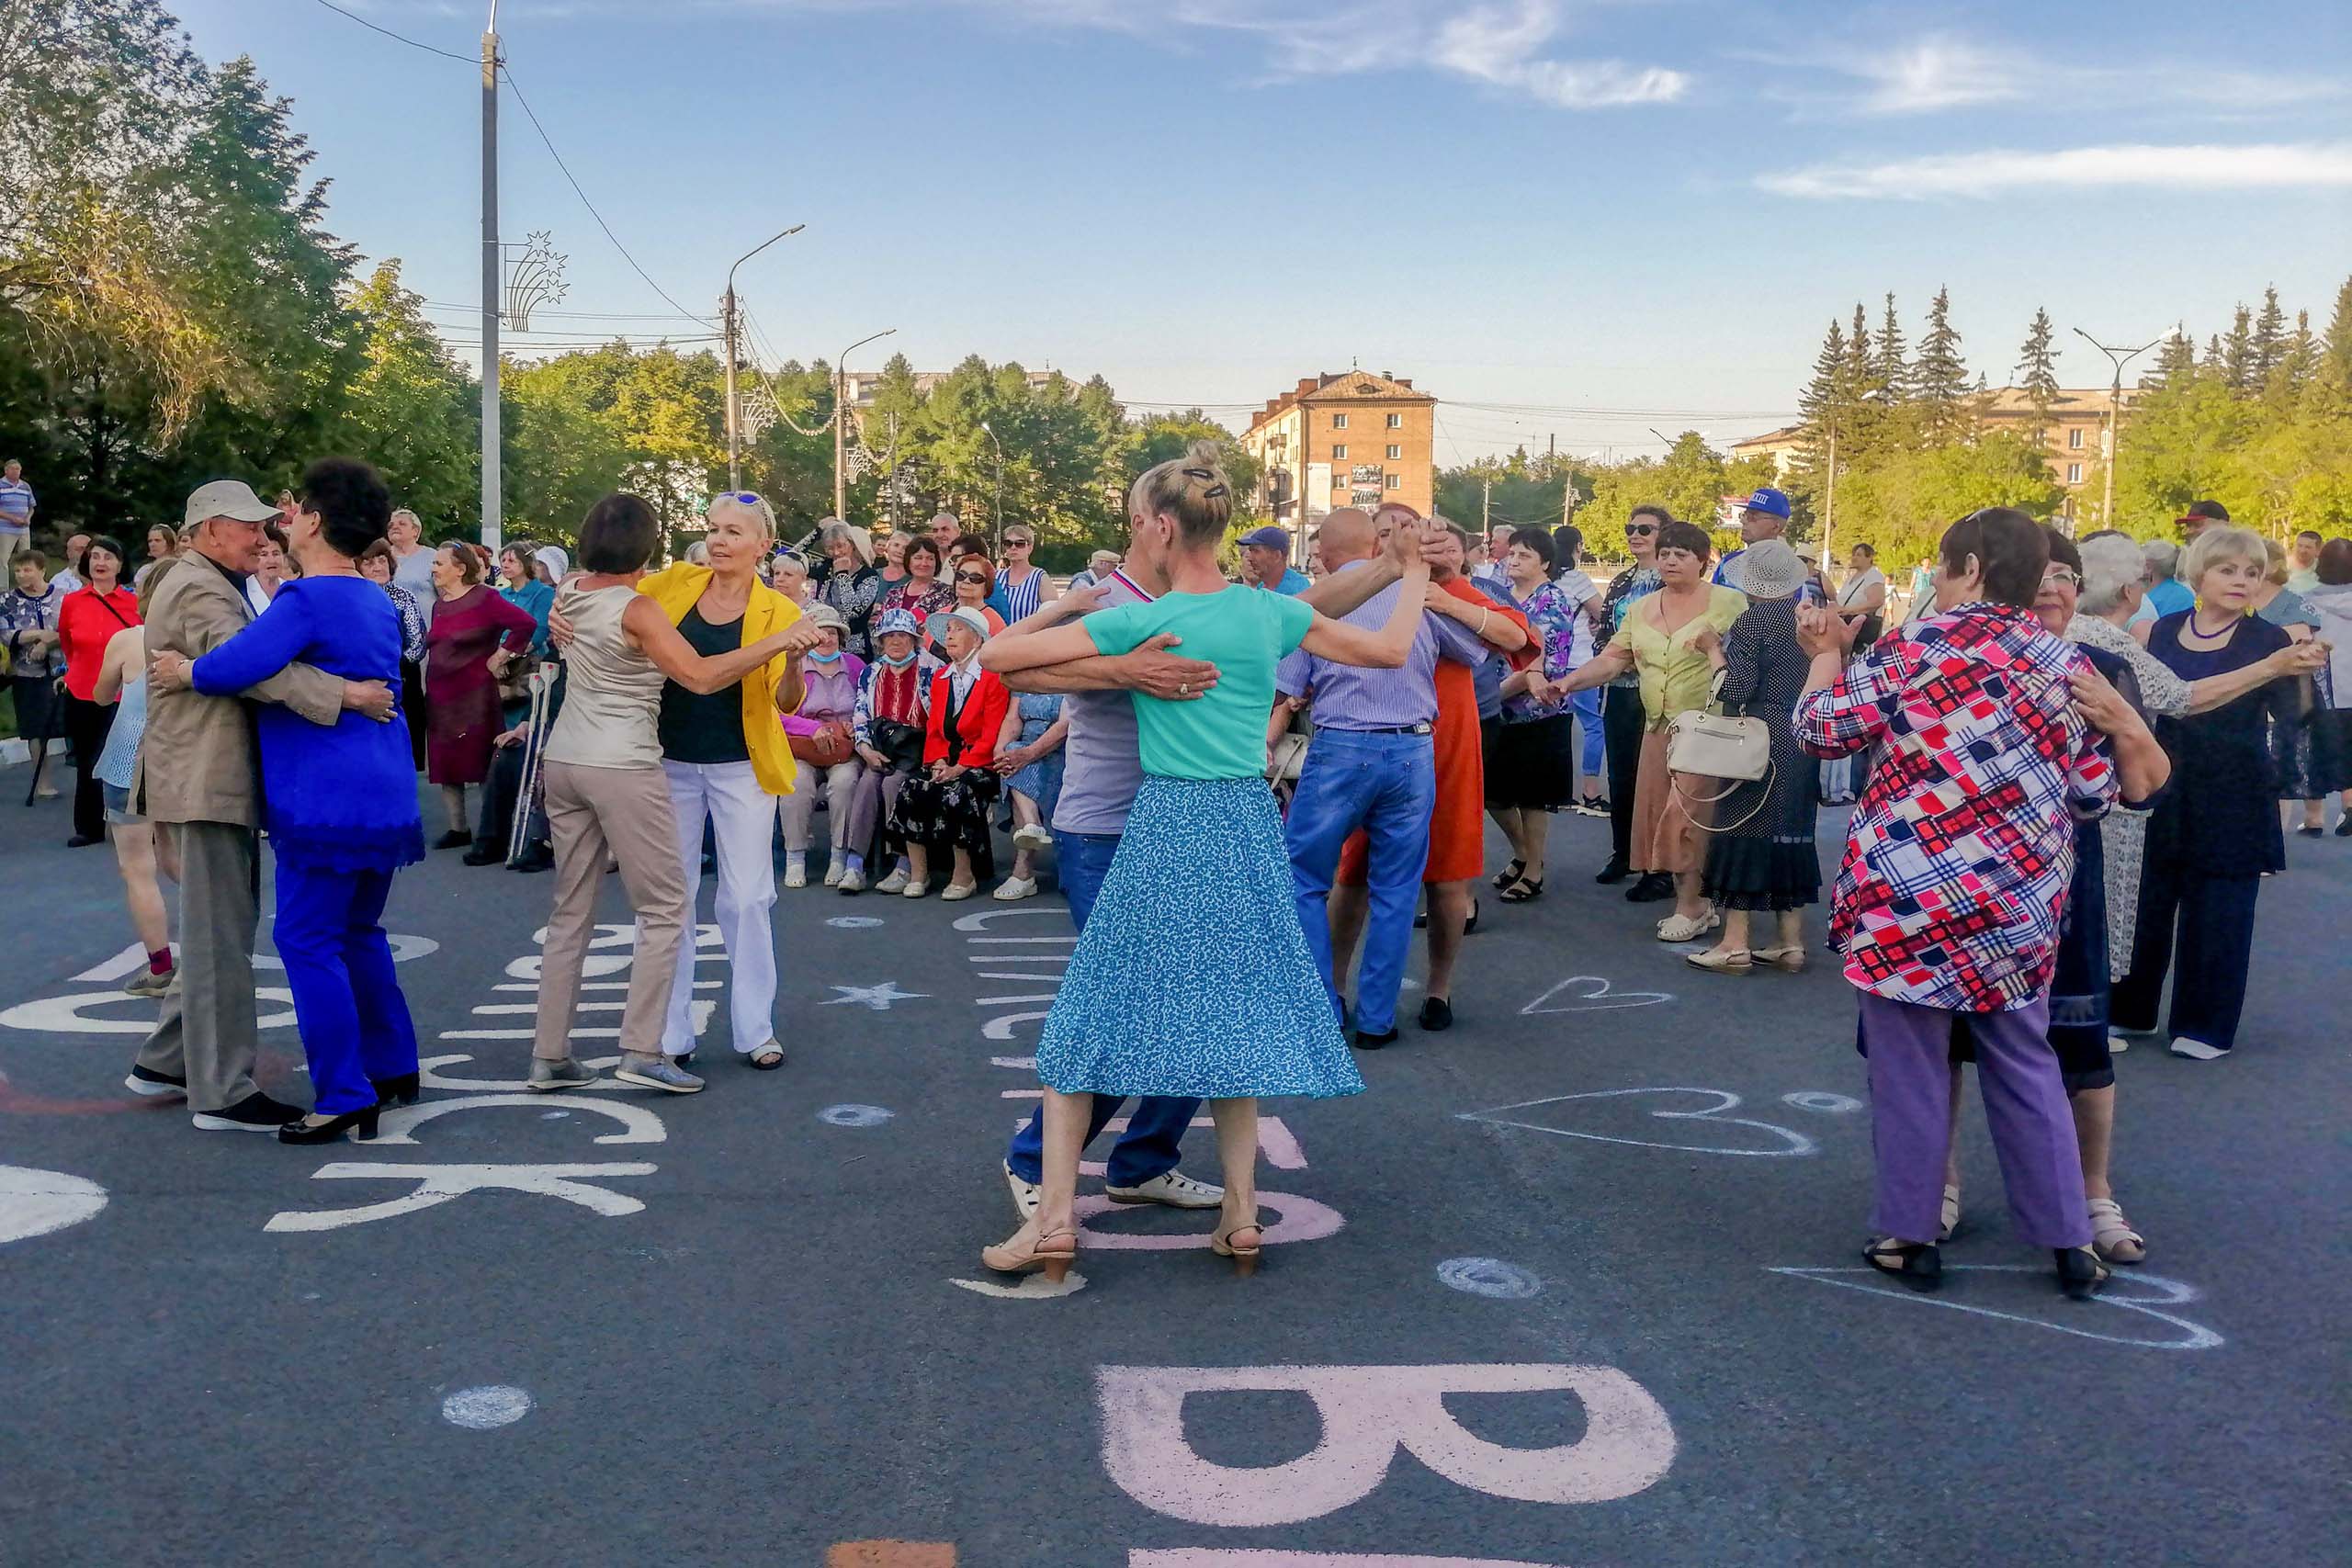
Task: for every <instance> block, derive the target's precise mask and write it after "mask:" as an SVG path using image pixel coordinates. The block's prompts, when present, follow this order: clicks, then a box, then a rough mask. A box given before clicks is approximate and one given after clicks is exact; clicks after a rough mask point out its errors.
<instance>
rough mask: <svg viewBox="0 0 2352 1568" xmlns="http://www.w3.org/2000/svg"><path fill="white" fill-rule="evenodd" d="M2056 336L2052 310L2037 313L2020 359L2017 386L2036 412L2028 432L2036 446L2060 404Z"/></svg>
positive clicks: (2045, 432)
mask: <svg viewBox="0 0 2352 1568" xmlns="http://www.w3.org/2000/svg"><path fill="white" fill-rule="evenodd" d="M2056 335H2057V328H2055V327H2054V326H2052V324H2051V321H2050V312H2049V310H2046V309H2045V310H2035V311H2034V313H2033V325H2032V326H2031V327H2030V328H2028V329H2027V331H2026V334H2025V347H2024V348H2023V349H2022V350H2021V351H2020V352H2019V357H2018V370H2017V376H2018V387H2019V388H2020V389H2023V390H2024V392H2025V397H2026V402H2027V405H2028V406H2029V407H2030V408H2031V409H2032V410H2033V417H2032V419H2031V421H2030V423H2028V425H2027V431H2028V434H2030V436H2031V437H2032V439H2033V442H2034V444H2035V445H2036V446H2039V445H2040V444H2041V441H2042V439H2043V437H2044V435H2045V434H2047V432H2048V431H2049V429H2050V410H2051V406H2052V404H2054V403H2055V402H2057V400H2058V366H2057V361H2058V351H2057V350H2056V349H2054V348H2052V346H2051V342H2052V339H2053V338H2054V337H2055V336H2056Z"/></svg>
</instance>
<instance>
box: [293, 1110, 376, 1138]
mask: <svg viewBox="0 0 2352 1568" xmlns="http://www.w3.org/2000/svg"><path fill="white" fill-rule="evenodd" d="M378 1114H379V1108H378V1107H376V1106H373V1105H370V1106H367V1107H365V1108H364V1109H361V1110H358V1111H345V1112H344V1113H343V1114H342V1115H340V1116H330V1117H328V1118H327V1119H326V1120H325V1121H323V1122H312V1121H311V1120H310V1119H309V1118H308V1117H304V1118H302V1119H300V1120H299V1121H293V1122H287V1123H286V1124H285V1125H284V1126H282V1127H280V1128H278V1130H277V1141H278V1142H279V1143H281V1144H332V1143H335V1142H338V1141H340V1140H341V1139H342V1137H343V1135H344V1134H346V1133H354V1132H356V1133H357V1134H359V1141H360V1142H362V1143H366V1142H367V1141H368V1140H369V1139H370V1138H373V1137H374V1136H375V1135H376V1118H377V1116H378Z"/></svg>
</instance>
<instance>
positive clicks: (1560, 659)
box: [1488, 581, 1577, 724]
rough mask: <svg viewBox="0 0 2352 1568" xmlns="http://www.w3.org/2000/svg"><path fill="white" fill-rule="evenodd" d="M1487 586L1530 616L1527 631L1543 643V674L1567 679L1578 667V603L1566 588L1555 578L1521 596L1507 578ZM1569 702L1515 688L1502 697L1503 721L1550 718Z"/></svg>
mask: <svg viewBox="0 0 2352 1568" xmlns="http://www.w3.org/2000/svg"><path fill="white" fill-rule="evenodd" d="M1488 588H1489V591H1490V592H1494V593H1495V594H1497V595H1498V597H1500V598H1501V599H1502V601H1503V602H1504V603H1505V604H1509V605H1510V607H1511V608H1512V609H1514V610H1517V611H1518V612H1519V613H1520V614H1521V615H1525V616H1526V617H1527V629H1528V631H1529V632H1530V633H1532V635H1533V636H1534V637H1536V638H1537V639H1538V640H1540V641H1541V642H1542V643H1543V645H1544V668H1543V675H1544V679H1545V680H1546V681H1559V680H1565V679H1566V677H1567V675H1568V674H1569V672H1570V671H1574V670H1575V669H1576V639H1577V606H1576V605H1575V604H1573V603H1571V602H1570V600H1569V596H1568V593H1567V591H1566V590H1565V589H1563V588H1562V587H1561V586H1560V585H1559V584H1558V583H1556V582H1541V583H1538V584H1536V586H1535V588H1534V589H1533V590H1532V592H1529V594H1528V595H1527V597H1526V598H1524V599H1522V598H1521V597H1519V595H1518V594H1516V593H1514V592H1511V587H1510V582H1509V581H1500V582H1495V581H1490V582H1489V584H1488ZM1567 706H1568V699H1567V698H1566V697H1555V698H1553V699H1552V700H1551V701H1549V702H1538V701H1537V700H1536V699H1535V698H1533V697H1532V696H1530V695H1528V694H1526V693H1525V692H1516V693H1513V694H1510V696H1507V697H1505V698H1504V699H1503V722H1504V723H1505V724H1525V723H1527V722H1528V721H1529V720H1531V719H1538V718H1549V717H1551V716H1553V715H1554V714H1557V713H1565V712H1566V711H1567Z"/></svg>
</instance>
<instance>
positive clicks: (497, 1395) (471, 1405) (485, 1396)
mask: <svg viewBox="0 0 2352 1568" xmlns="http://www.w3.org/2000/svg"><path fill="white" fill-rule="evenodd" d="M532 1403H533V1402H532V1399H531V1396H530V1394H529V1393H528V1392H526V1390H523V1389H519V1388H515V1387H514V1386H512V1385H511V1384H506V1383H488V1384H485V1385H483V1386H482V1387H481V1388H461V1389H459V1390H458V1392H457V1393H453V1394H451V1395H450V1396H449V1397H448V1398H447V1399H445V1400H443V1401H442V1402H441V1419H443V1420H444V1421H447V1422H448V1423H449V1425H451V1426H452V1427H466V1428H468V1429H469V1430H470V1431H476V1432H487V1431H489V1430H491V1429H492V1427H508V1426H512V1425H514V1424H515V1422H517V1421H520V1420H521V1419H522V1418H523V1417H524V1416H528V1415H529V1414H530V1413H531V1405H532Z"/></svg>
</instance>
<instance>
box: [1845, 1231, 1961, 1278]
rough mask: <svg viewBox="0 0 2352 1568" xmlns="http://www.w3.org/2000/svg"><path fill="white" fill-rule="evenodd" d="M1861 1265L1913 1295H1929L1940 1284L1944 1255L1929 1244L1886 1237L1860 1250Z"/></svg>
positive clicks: (1933, 1244) (1942, 1275) (1932, 1244)
mask: <svg viewBox="0 0 2352 1568" xmlns="http://www.w3.org/2000/svg"><path fill="white" fill-rule="evenodd" d="M1862 1261H1863V1262H1865V1263H1867V1264H1869V1265H1870V1266H1871V1268H1873V1269H1877V1270H1878V1271H1879V1272H1880V1273H1882V1274H1892V1275H1894V1276H1895V1278H1897V1279H1899V1280H1902V1281H1903V1282H1904V1283H1905V1284H1906V1285H1908V1286H1910V1287H1911V1288H1912V1289H1913V1290H1915V1291H1932V1290H1935V1289H1937V1288H1939V1286H1941V1285H1942V1284H1943V1282H1944V1255H1943V1254H1942V1253H1941V1252H1939V1251H1938V1250H1937V1249H1936V1245H1935V1243H1933V1242H1929V1241H1900V1240H1897V1239H1896V1238H1895V1237H1894V1236H1886V1237H1884V1238H1883V1239H1881V1240H1878V1241H1874V1242H1872V1243H1871V1244H1870V1245H1869V1246H1868V1247H1864V1248H1862Z"/></svg>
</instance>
